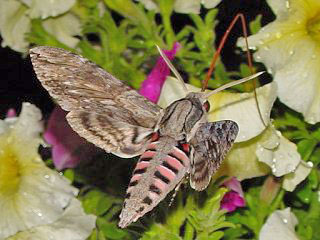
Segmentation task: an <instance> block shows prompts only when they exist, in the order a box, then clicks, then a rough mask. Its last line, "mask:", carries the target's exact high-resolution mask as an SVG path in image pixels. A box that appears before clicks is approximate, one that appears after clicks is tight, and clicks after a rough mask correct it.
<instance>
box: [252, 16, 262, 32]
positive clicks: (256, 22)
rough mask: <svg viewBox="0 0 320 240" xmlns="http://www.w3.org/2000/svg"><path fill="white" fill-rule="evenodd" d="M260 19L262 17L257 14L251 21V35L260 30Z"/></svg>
mask: <svg viewBox="0 0 320 240" xmlns="http://www.w3.org/2000/svg"><path fill="white" fill-rule="evenodd" d="M261 19H262V15H261V14H259V15H258V16H257V17H256V18H255V19H254V20H253V21H251V22H250V23H249V29H250V32H251V34H252V35H253V34H256V33H257V32H259V30H260V29H261Z"/></svg>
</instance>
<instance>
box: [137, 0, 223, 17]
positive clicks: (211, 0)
mask: <svg viewBox="0 0 320 240" xmlns="http://www.w3.org/2000/svg"><path fill="white" fill-rule="evenodd" d="M139 2H141V3H143V4H144V6H145V8H146V9H149V10H155V11H159V6H158V4H157V3H156V2H155V1H153V0H139ZM220 2H221V0H174V4H173V9H174V11H176V12H178V13H195V14H199V13H200V9H201V4H202V5H203V6H204V7H205V8H215V7H216V6H217V5H218V4H219V3H220Z"/></svg>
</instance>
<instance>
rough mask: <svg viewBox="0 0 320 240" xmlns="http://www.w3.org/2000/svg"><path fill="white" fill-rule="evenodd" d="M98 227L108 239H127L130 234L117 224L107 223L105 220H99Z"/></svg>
mask: <svg viewBox="0 0 320 240" xmlns="http://www.w3.org/2000/svg"><path fill="white" fill-rule="evenodd" d="M97 227H98V229H99V230H100V231H101V232H102V233H103V235H104V236H105V237H106V238H107V239H125V238H126V237H128V236H129V235H128V233H127V232H126V231H125V230H122V229H120V228H118V227H117V225H116V224H115V223H111V222H107V221H106V220H105V219H103V218H98V220H97Z"/></svg>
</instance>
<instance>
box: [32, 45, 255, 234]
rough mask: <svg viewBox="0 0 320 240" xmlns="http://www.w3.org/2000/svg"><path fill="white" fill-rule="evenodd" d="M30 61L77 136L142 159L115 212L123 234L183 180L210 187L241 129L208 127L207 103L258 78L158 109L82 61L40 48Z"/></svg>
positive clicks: (222, 125)
mask: <svg viewBox="0 0 320 240" xmlns="http://www.w3.org/2000/svg"><path fill="white" fill-rule="evenodd" d="M160 54H161V55H162V56H163V57H164V58H165V60H166V61H168V59H167V58H166V57H165V55H164V54H163V53H162V52H161V51H160ZM30 56H31V61H32V64H33V67H34V70H35V72H36V75H37V77H38V79H39V80H40V81H41V83H42V85H43V86H44V87H45V88H46V89H47V91H48V92H49V93H50V95H51V96H52V97H53V98H54V99H56V100H57V102H58V103H59V104H60V105H61V107H62V108H63V109H64V110H66V111H69V113H68V114H67V120H68V122H69V124H70V126H71V127H72V128H73V129H74V130H75V131H76V132H77V133H78V134H79V135H80V136H81V137H83V138H85V139H87V140H88V141H89V142H92V143H94V144H95V145H97V146H98V147H100V148H102V149H104V150H105V151H106V152H110V153H113V154H115V155H117V156H120V157H123V158H131V157H134V156H137V155H141V157H140V159H139V161H138V163H137V165H136V167H135V169H134V171H133V174H132V178H131V180H130V183H129V186H128V189H127V194H126V197H125V200H124V204H123V208H122V211H121V214H120V222H119V226H120V227H121V228H124V227H127V226H128V225H129V224H130V223H132V222H135V221H136V220H137V219H138V218H140V217H141V216H143V215H144V214H145V213H147V212H149V211H150V210H151V209H153V208H154V207H155V206H156V205H157V204H158V203H159V202H160V201H161V200H162V199H164V198H165V197H166V195H167V194H168V193H169V192H170V191H172V190H173V189H174V188H175V187H176V186H177V185H179V184H180V183H181V182H182V180H183V179H184V177H185V176H187V175H190V185H191V187H192V188H194V189H195V190H198V191H201V190H203V189H205V188H206V187H207V186H208V184H209V182H210V179H211V176H212V175H213V174H214V172H215V171H216V170H217V169H218V167H219V165H220V163H221V162H222V160H223V159H224V157H225V156H226V154H227V152H228V151H229V150H230V148H231V146H232V144H233V142H234V140H235V138H236V136H237V133H238V129H239V128H238V125H237V124H236V123H235V122H234V121H231V120H224V121H218V122H208V121H207V112H208V111H209V108H210V107H209V102H208V101H207V99H208V97H209V96H210V95H212V94H214V93H216V92H218V91H220V90H223V89H225V88H227V87H230V86H232V85H235V84H238V83H240V82H244V81H247V80H249V79H252V78H254V77H257V76H258V75H259V74H260V73H258V74H255V75H253V76H251V77H249V78H245V79H241V80H238V81H234V82H233V83H231V84H226V85H224V86H222V87H220V88H218V89H216V90H214V91H212V92H210V93H209V94H208V93H205V92H191V93H188V94H187V95H186V97H185V98H183V99H180V100H178V101H175V102H173V103H172V104H171V105H170V106H168V107H167V108H166V109H162V108H160V107H159V106H158V105H156V104H154V103H152V102H150V101H148V100H147V99H146V98H144V97H143V96H141V95H140V94H139V93H138V92H136V91H135V90H133V89H131V88H130V87H129V86H127V85H126V84H124V83H123V82H122V81H120V80H118V79H117V78H115V77H114V76H112V75H111V74H109V73H107V72H106V71H104V70H103V69H102V68H100V67H98V66H97V65H96V64H94V63H92V62H90V61H89V60H87V59H85V58H83V57H81V56H79V55H76V54H73V53H71V52H68V51H66V50H63V49H59V48H52V47H45V46H42V47H36V48H33V49H31V50H30ZM167 63H168V64H169V66H170V63H169V62H167Z"/></svg>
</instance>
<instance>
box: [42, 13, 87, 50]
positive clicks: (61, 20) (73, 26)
mask: <svg viewBox="0 0 320 240" xmlns="http://www.w3.org/2000/svg"><path fill="white" fill-rule="evenodd" d="M43 27H44V28H45V29H46V31H48V32H49V33H51V34H52V35H54V36H55V37H56V38H57V39H58V40H59V41H60V42H62V43H64V44H65V45H67V46H69V47H71V48H74V47H75V46H76V45H77V43H78V42H79V39H78V38H76V37H75V36H77V35H80V34H81V23H80V20H79V18H77V17H76V16H75V15H73V14H72V13H67V14H64V15H62V16H60V17H56V18H49V19H47V20H45V21H43Z"/></svg>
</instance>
